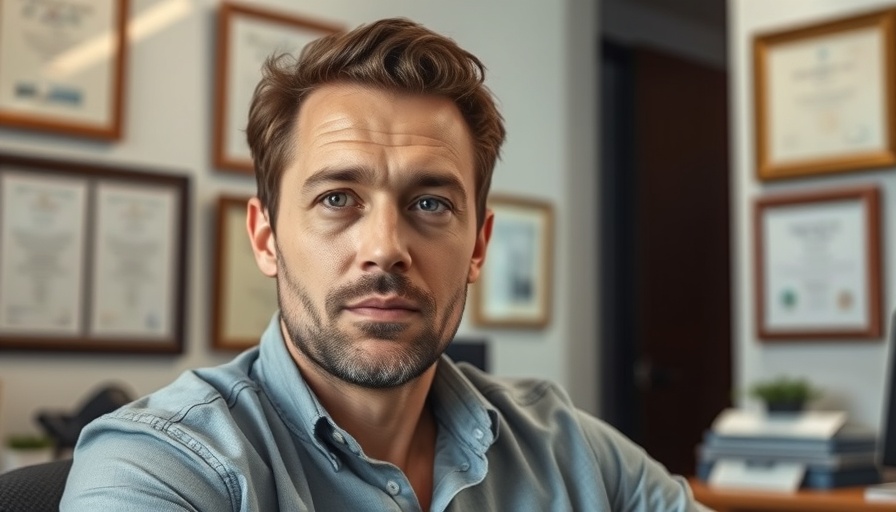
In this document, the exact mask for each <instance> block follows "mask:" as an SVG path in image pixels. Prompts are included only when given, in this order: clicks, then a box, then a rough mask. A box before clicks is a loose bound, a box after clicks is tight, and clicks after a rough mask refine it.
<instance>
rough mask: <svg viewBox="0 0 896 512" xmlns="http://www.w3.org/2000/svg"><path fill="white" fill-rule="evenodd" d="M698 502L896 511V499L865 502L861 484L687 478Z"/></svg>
mask: <svg viewBox="0 0 896 512" xmlns="http://www.w3.org/2000/svg"><path fill="white" fill-rule="evenodd" d="M689 483H690V484H691V489H693V491H694V497H695V498H697V501H699V502H700V503H702V504H704V505H706V506H707V507H710V508H712V509H715V510H716V511H717V512H754V511H757V512H758V511H769V512H772V511H773V512H810V511H811V512H866V511H867V512H872V511H882V510H889V511H891V512H892V511H896V502H875V501H865V488H864V487H845V488H842V489H831V490H801V491H798V492H795V493H780V492H779V493H776V492H768V491H748V490H734V489H717V488H711V487H709V486H707V485H706V484H704V483H703V482H701V481H699V480H697V479H693V478H692V479H690V480H689Z"/></svg>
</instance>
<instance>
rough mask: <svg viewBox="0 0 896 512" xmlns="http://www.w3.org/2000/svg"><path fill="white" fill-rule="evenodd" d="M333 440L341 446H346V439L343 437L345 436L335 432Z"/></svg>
mask: <svg viewBox="0 0 896 512" xmlns="http://www.w3.org/2000/svg"><path fill="white" fill-rule="evenodd" d="M333 440H334V441H336V442H337V443H339V444H345V437H343V435H342V434H340V433H339V432H335V431H334V432H333Z"/></svg>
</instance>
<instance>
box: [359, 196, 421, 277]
mask: <svg viewBox="0 0 896 512" xmlns="http://www.w3.org/2000/svg"><path fill="white" fill-rule="evenodd" d="M401 213H402V212H401V211H400V210H399V208H398V207H397V206H391V205H390V206H380V207H376V208H373V209H371V211H369V212H368V214H367V215H366V216H365V219H364V220H363V222H362V223H361V225H360V228H361V235H360V238H361V241H360V246H359V248H358V259H359V261H360V263H361V266H362V267H363V269H364V270H365V271H376V270H377V269H379V270H380V271H382V272H390V273H393V272H404V271H407V269H408V268H410V266H411V255H410V252H409V251H408V245H409V244H408V239H407V238H408V234H407V232H406V229H407V227H406V226H404V223H403V221H402V215H401Z"/></svg>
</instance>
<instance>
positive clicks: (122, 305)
mask: <svg viewBox="0 0 896 512" xmlns="http://www.w3.org/2000/svg"><path fill="white" fill-rule="evenodd" d="M189 183H190V182H189V177H187V176H185V175H175V174H169V173H159V172H154V171H138V170H126V169H123V168H119V167H113V166H106V165H95V164H86V163H72V162H69V161H61V160H43V159H33V158H27V157H21V156H15V155H5V154H4V155H0V350H41V351H48V350H54V351H65V352H142V353H167V354H174V353H181V352H182V350H183V337H184V321H185V318H186V313H185V310H186V293H187V291H186V288H187V286H186V261H187V226H188V225H189V211H190V208H189Z"/></svg>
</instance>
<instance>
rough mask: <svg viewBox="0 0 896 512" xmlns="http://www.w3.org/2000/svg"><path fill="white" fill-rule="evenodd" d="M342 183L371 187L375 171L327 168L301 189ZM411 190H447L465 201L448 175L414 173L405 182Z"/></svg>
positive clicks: (456, 180)
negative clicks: (323, 184)
mask: <svg viewBox="0 0 896 512" xmlns="http://www.w3.org/2000/svg"><path fill="white" fill-rule="evenodd" d="M332 182H343V183H360V184H365V185H371V184H373V183H375V182H376V171H374V170H373V169H370V168H367V167H347V168H332V167H327V168H324V169H321V170H320V171H318V172H316V173H314V174H312V175H311V176H310V177H309V178H308V179H307V180H305V184H304V185H302V189H303V190H305V191H310V190H313V189H314V188H316V187H317V186H319V185H320V184H322V183H332ZM407 183H408V185H410V187H411V188H447V189H449V190H451V191H452V192H453V193H455V194H457V195H458V196H460V200H461V202H463V203H466V201H467V192H466V189H465V188H464V186H463V183H461V181H460V179H459V178H458V177H457V176H455V175H453V174H450V173H445V172H437V171H429V170H423V171H418V172H415V173H414V174H413V175H412V176H410V177H409V178H408V180H407Z"/></svg>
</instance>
